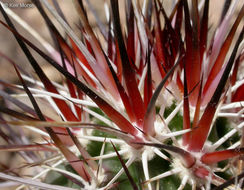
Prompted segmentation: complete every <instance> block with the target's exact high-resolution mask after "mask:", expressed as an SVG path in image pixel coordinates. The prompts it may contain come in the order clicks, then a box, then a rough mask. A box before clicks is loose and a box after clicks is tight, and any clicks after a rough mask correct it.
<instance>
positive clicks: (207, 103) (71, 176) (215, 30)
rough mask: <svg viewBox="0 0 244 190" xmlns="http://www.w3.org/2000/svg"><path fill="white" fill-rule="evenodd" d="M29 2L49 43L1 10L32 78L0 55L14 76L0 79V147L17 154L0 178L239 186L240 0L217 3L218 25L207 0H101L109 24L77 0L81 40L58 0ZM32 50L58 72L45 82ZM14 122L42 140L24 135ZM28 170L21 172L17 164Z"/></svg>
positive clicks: (38, 182) (22, 182)
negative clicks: (219, 6)
mask: <svg viewBox="0 0 244 190" xmlns="http://www.w3.org/2000/svg"><path fill="white" fill-rule="evenodd" d="M32 2H33V4H34V5H35V8H36V9H38V11H39V13H40V16H41V17H42V18H43V19H44V21H45V23H46V25H47V27H48V29H49V31H50V34H51V37H52V39H53V42H52V43H49V42H47V41H45V40H44V39H43V38H42V37H41V36H40V35H39V34H38V31H35V30H33V29H32V28H31V26H29V25H28V24H27V23H25V21H23V20H22V19H21V18H20V17H18V16H17V15H16V14H15V13H14V12H13V11H12V10H11V9H9V8H7V7H6V6H3V5H1V7H0V10H1V13H2V15H3V17H4V19H5V22H4V21H0V22H1V26H2V27H5V28H6V29H8V30H9V32H11V33H12V34H13V36H14V37H15V39H16V40H17V42H18V44H19V46H20V47H21V49H22V50H23V53H24V55H25V56H26V57H27V59H28V61H29V63H30V66H31V67H32V68H33V71H35V73H36V74H37V76H38V78H39V79H38V80H36V79H35V77H33V76H31V75H30V74H27V73H26V72H25V68H21V64H20V63H18V61H17V60H11V59H10V58H9V57H8V55H4V54H3V53H1V52H0V55H1V56H2V57H3V58H4V59H5V60H7V61H8V62H9V63H10V64H9V66H13V67H14V69H15V71H16V74H17V76H18V78H19V81H20V83H21V85H17V84H10V83H8V82H6V81H4V80H1V81H0V82H1V86H2V89H11V92H13V93H7V92H6V91H5V90H0V95H1V97H2V98H3V100H4V101H3V105H2V106H1V107H0V112H1V115H0V122H1V128H0V137H1V138H2V139H3V140H4V141H5V143H6V145H0V150H1V151H2V152H16V154H19V155H20V156H21V157H22V158H23V160H24V162H23V165H21V166H20V168H11V167H10V166H5V167H4V169H3V170H2V171H1V172H0V178H1V179H3V180H4V181H5V182H1V186H2V187H5V186H7V185H9V183H7V182H9V181H12V183H10V184H11V185H12V186H17V189H23V188H25V187H27V186H35V187H37V188H40V189H104V190H105V189H149V190H152V189H178V190H181V189H206V190H207V189H224V188H227V187H228V188H230V189H242V188H243V175H244V173H243V154H244V148H243V142H244V141H243V140H244V139H243V135H242V131H243V126H244V123H243V117H244V115H243V110H244V109H243V101H244V95H243V92H244V90H243V87H244V79H243V75H242V70H243V66H242V63H243V60H244V50H243V47H244V46H243V35H244V26H243V16H244V4H241V6H242V7H241V8H238V5H239V4H238V0H234V1H232V2H231V3H230V2H229V1H228V0H226V1H225V4H224V8H223V11H222V16H221V15H220V21H219V23H218V24H217V26H216V27H215V26H212V22H211V20H210V19H211V17H209V7H210V6H211V2H210V1H209V0H202V1H200V2H198V1H197V0H192V1H190V3H189V2H188V1H187V0H178V1H172V2H171V3H172V5H173V9H172V10H171V9H169V8H167V10H166V7H167V6H165V2H164V3H162V2H161V1H159V0H144V1H142V2H141V3H140V2H138V1H135V0H127V1H125V2H119V3H118V1H117V0H110V2H109V1H102V2H100V3H103V4H104V6H105V11H106V16H107V22H106V23H103V22H102V21H101V20H100V18H99V16H97V13H96V11H95V9H94V7H92V4H91V2H90V1H89V0H86V1H78V0H74V1H72V3H73V4H74V7H75V8H76V11H77V13H78V15H79V19H80V20H79V21H80V23H79V24H77V28H78V32H79V36H80V37H78V36H77V35H76V34H77V33H75V32H74V31H73V30H72V29H71V27H70V25H69V23H67V21H66V18H65V15H64V14H63V12H62V10H61V8H60V6H59V4H58V2H57V1H56V0H53V5H51V4H49V2H48V1H46V0H41V1H35V0H33V1H32ZM44 7H45V8H44ZM88 11H91V12H92V13H93V16H94V18H95V20H96V23H97V27H98V30H96V31H95V30H94V29H93V28H92V27H91V25H90V24H89V18H88V16H87V15H88V14H87V12H88ZM122 11H123V12H124V14H125V21H123V20H122V19H121V18H122V16H121V12H122ZM237 11H238V13H237V14H236V15H235V13H236V12H237ZM50 14H51V15H52V16H50ZM10 17H11V19H14V20H15V21H17V22H18V23H20V25H21V26H20V27H24V28H25V29H26V30H27V32H29V33H30V34H31V35H33V36H34V37H35V38H36V40H38V41H39V42H40V44H41V45H42V47H38V46H37V45H35V44H33V43H32V42H31V41H29V40H28V39H27V38H25V37H24V35H23V34H20V33H19V32H18V29H17V28H16V27H15V26H14V24H13V22H12V21H11V19H10ZM51 18H52V19H51ZM233 18H234V20H233ZM54 20H55V22H54ZM54 23H55V24H54ZM57 25H59V28H60V26H61V29H62V31H60V29H57ZM63 33H64V34H63ZM42 48H45V50H46V51H47V52H48V53H45V52H44V51H43V50H42ZM29 49H32V50H34V51H35V52H36V53H37V54H39V55H40V56H41V57H42V58H43V59H44V60H45V61H46V62H47V63H48V64H50V65H51V66H52V67H53V68H55V69H56V70H57V71H58V72H60V74H62V76H63V80H62V81H61V82H60V83H56V82H53V81H51V80H50V79H49V78H48V77H47V76H46V74H45V72H44V71H43V69H42V68H41V67H40V64H39V63H38V62H37V61H36V58H35V57H34V56H33V55H32V53H31V52H30V50H29ZM20 97H24V99H25V101H24V102H23V101H21V100H20ZM27 100H28V103H26V101H27ZM42 105H44V106H45V107H44V108H43V106H42ZM14 128H17V129H21V130H22V129H25V131H31V133H35V134H36V135H38V136H39V137H40V138H39V139H38V140H34V141H33V140H32V139H27V138H26V136H25V133H24V132H18V130H17V131H16V130H13V129H14ZM29 167H31V168H32V170H31V177H30V178H27V177H25V176H24V175H21V174H20V173H18V172H19V171H20V169H22V168H29Z"/></svg>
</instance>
